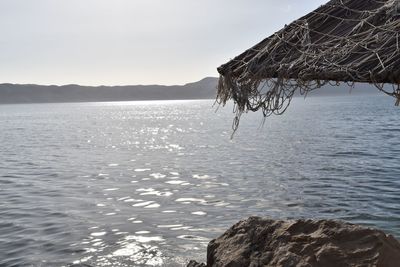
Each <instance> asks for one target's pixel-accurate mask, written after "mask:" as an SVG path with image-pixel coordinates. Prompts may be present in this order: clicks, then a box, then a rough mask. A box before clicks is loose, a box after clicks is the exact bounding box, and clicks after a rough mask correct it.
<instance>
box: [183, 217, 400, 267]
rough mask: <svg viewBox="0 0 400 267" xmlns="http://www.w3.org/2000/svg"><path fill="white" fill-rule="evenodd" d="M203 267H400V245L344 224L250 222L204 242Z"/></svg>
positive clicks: (257, 219) (371, 231) (377, 233)
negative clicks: (206, 244)
mask: <svg viewBox="0 0 400 267" xmlns="http://www.w3.org/2000/svg"><path fill="white" fill-rule="evenodd" d="M190 264H191V265H190V267H200V266H204V265H200V264H199V263H196V262H193V261H192V262H191V263H190ZM196 264H198V265H196ZM188 266H189V265H188ZM206 266H207V267H225V266H226V267H245V266H250V267H256V266H266V267H269V266H271V267H272V266H274V267H275V266H279V267H295V266H296V267H339V266H340V267H372V266H376V267H400V243H399V242H398V241H397V240H396V239H395V238H394V237H392V236H391V235H386V234H385V233H384V232H382V231H379V230H375V229H370V228H365V227H362V226H358V225H354V224H349V223H344V222H338V221H329V220H293V221H279V220H269V219H264V218H260V217H250V218H248V219H246V220H242V221H240V222H238V223H236V224H235V225H234V226H232V227H231V228H230V229H229V230H228V231H226V232H225V233H224V234H223V235H222V236H220V237H219V238H217V239H214V240H212V241H211V242H210V243H209V245H208V249H207V265H206Z"/></svg>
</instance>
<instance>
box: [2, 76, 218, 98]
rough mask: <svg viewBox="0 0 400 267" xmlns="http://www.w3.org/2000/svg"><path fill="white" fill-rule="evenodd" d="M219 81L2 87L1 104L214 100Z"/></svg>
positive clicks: (212, 79) (210, 78)
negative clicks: (175, 83)
mask: <svg viewBox="0 0 400 267" xmlns="http://www.w3.org/2000/svg"><path fill="white" fill-rule="evenodd" d="M217 81H218V79H217V78H213V77H207V78H204V79H202V80H200V81H198V82H194V83H188V84H185V85H172V86H165V85H127V86H96V87H95V86H80V85H75V84H70V85H63V86H56V85H49V86H44V85H36V84H0V104H14V103H52V102H101V101H131V100H175V99H177V100H178V99H214V98H215V96H216V84H217Z"/></svg>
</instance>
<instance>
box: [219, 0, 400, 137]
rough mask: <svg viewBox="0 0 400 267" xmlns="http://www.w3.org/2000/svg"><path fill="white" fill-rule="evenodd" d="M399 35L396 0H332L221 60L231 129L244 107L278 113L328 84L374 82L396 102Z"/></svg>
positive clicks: (222, 98)
mask: <svg viewBox="0 0 400 267" xmlns="http://www.w3.org/2000/svg"><path fill="white" fill-rule="evenodd" d="M399 33H400V0H332V1H329V2H328V3H327V4H325V5H323V6H321V7H319V8H318V9H316V10H315V11H312V12H311V13H309V14H308V15H306V16H304V17H302V18H300V19H298V20H296V21H294V22H292V23H291V24H289V25H285V27H284V28H283V29H282V30H280V31H278V32H276V33H274V34H273V35H271V36H270V37H268V38H266V39H264V40H263V41H261V42H260V43H258V44H256V45H255V46H253V47H252V48H250V49H248V50H247V51H245V52H244V53H242V54H240V55H239V56H237V57H235V58H234V59H232V60H231V61H229V62H228V63H226V64H224V65H222V66H220V67H219V68H218V72H219V73H220V79H219V84H218V96H217V102H218V103H220V104H225V103H226V102H227V101H228V100H229V99H233V100H234V102H235V108H236V109H235V112H236V118H235V121H234V125H233V128H234V130H236V129H237V127H238V124H239V119H240V115H241V114H242V113H243V112H247V111H256V110H262V111H263V114H264V116H265V117H267V116H269V115H271V114H282V113H283V112H284V111H285V110H286V108H287V107H288V105H289V103H290V100H291V99H292V97H293V95H294V92H295V91H296V90H298V91H300V93H301V94H306V93H307V92H309V91H311V90H313V89H316V88H319V87H321V86H322V85H325V84H327V83H331V84H335V85H337V84H339V82H346V83H349V84H350V85H353V84H354V82H365V83H372V84H374V85H375V86H376V87H377V88H378V89H379V90H381V91H384V92H385V93H387V94H388V95H391V96H393V97H395V98H396V99H397V102H396V104H397V105H398V104H399V101H400V89H399V84H400V53H399V52H400V36H399ZM385 83H391V84H393V87H392V89H393V90H391V89H390V90H389V91H387V89H384V88H383V84H385ZM385 88H386V87H385Z"/></svg>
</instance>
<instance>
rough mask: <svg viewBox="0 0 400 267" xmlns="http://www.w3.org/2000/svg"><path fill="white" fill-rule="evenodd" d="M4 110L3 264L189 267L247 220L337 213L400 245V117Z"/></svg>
mask: <svg viewBox="0 0 400 267" xmlns="http://www.w3.org/2000/svg"><path fill="white" fill-rule="evenodd" d="M212 104H213V102H212V101H165V102H126V103H79V104H40V105H39V104H32V105H2V106H0V127H1V131H0V142H1V152H0V266H68V265H69V264H72V263H79V262H81V263H86V264H90V265H92V266H160V265H161V266H183V265H184V263H185V262H187V260H188V259H197V260H204V259H205V254H206V246H207V243H208V241H209V240H210V239H212V238H214V237H216V236H218V235H219V234H221V233H222V232H223V231H224V230H225V229H227V228H228V227H229V226H230V225H231V224H233V223H234V222H236V221H237V220H239V219H242V218H245V217H246V216H249V215H261V216H269V217H273V218H299V217H313V218H340V219H344V220H347V221H351V222H355V223H362V224H365V225H372V226H376V227H379V228H382V229H384V230H385V231H387V232H390V233H392V234H394V235H396V236H397V237H399V236H400V179H399V178H400V166H399V159H400V141H399V133H400V123H399V115H400V109H399V108H396V107H394V105H393V100H392V99H391V98H389V97H356V96H350V97H336V98H308V99H306V100H303V99H302V98H299V99H296V100H295V101H294V103H293V104H292V106H291V107H290V108H289V110H288V111H287V113H286V114H285V115H283V116H280V117H270V118H269V119H267V121H266V123H265V125H264V126H263V127H261V128H260V123H261V122H262V120H261V117H260V115H259V114H246V115H244V117H243V119H242V122H241V126H240V128H239V131H238V132H237V133H236V135H235V137H234V139H233V140H230V134H231V122H232V118H233V115H232V114H231V107H227V108H221V109H220V110H219V111H218V112H217V113H215V107H214V108H213V107H212Z"/></svg>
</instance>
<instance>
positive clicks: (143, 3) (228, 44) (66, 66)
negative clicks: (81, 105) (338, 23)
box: [0, 0, 327, 85]
mask: <svg viewBox="0 0 400 267" xmlns="http://www.w3.org/2000/svg"><path fill="white" fill-rule="evenodd" d="M325 2H327V0H303V1H299V0H0V34H1V35H0V83H5V82H10V83H38V84H69V83H77V84H84V85H100V84H104V85H122V84H155V83H157V84H184V83H187V82H192V81H196V80H200V79H201V78H203V77H205V76H218V74H217V71H216V67H218V66H219V65H221V64H223V63H225V62H226V61H228V60H229V59H230V58H233V57H234V56H236V55H237V54H239V53H241V52H243V51H244V50H245V49H247V48H249V47H251V46H253V45H254V44H256V43H257V42H259V41H261V40H262V39H264V38H265V37H267V36H268V35H270V34H272V33H274V32H275V31H277V30H279V29H280V28H282V27H283V26H284V24H287V23H290V22H291V21H293V20H294V19H296V18H298V17H300V16H302V15H304V14H305V13H307V12H309V11H311V10H313V9H315V8H317V7H318V6H320V5H321V4H323V3H325Z"/></svg>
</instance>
